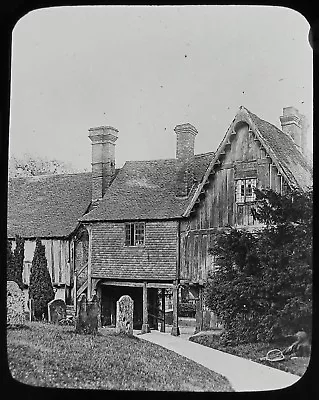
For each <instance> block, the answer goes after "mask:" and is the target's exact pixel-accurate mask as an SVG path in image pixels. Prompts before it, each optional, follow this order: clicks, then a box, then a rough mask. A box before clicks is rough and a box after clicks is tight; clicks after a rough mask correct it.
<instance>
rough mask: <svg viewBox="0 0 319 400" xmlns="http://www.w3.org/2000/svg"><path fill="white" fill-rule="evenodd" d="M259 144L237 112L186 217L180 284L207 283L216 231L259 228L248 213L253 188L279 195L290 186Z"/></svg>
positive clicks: (250, 125) (251, 126)
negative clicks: (184, 281) (181, 281)
mask: <svg viewBox="0 0 319 400" xmlns="http://www.w3.org/2000/svg"><path fill="white" fill-rule="evenodd" d="M262 142H263V140H262V138H260V136H259V135H258V131H257V129H256V127H255V126H254V123H253V122H252V121H251V120H250V118H249V115H248V114H247V113H246V111H245V109H244V110H240V112H239V113H238V114H237V115H236V117H235V119H234V120H233V122H232V124H231V125H230V127H229V129H228V131H227V133H226V135H225V137H224V139H223V141H222V143H221V145H220V147H219V149H218V150H217V152H216V155H215V157H214V159H213V160H212V162H211V165H210V166H209V168H208V170H207V172H206V174H205V176H204V179H203V181H202V183H201V185H200V186H199V188H198V192H197V193H196V195H195V196H194V198H193V200H192V202H191V204H190V206H189V208H188V210H187V212H186V213H185V214H184V215H185V216H188V218H187V221H184V222H183V223H182V228H181V238H182V239H181V240H182V249H181V279H185V280H186V281H190V282H193V283H200V281H202V280H205V279H207V273H208V271H209V269H211V268H212V266H213V259H212V256H211V255H209V251H208V250H209V248H210V247H212V246H213V242H214V237H215V235H216V234H218V231H219V230H220V229H225V228H226V227H229V226H232V227H235V226H236V227H256V226H258V222H257V221H254V219H253V216H252V213H251V209H252V207H253V206H254V193H253V188H254V187H257V188H271V189H273V190H275V191H277V192H282V191H283V190H284V188H285V186H286V185H287V184H288V183H287V180H285V178H284V174H283V173H282V171H281V169H280V166H279V165H277V164H275V160H274V159H275V156H274V155H272V154H269V151H268V149H267V148H266V146H264V145H263V143H262ZM270 153H271V152H270ZM272 156H273V157H272Z"/></svg>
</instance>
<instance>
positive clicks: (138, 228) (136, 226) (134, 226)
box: [125, 222, 145, 246]
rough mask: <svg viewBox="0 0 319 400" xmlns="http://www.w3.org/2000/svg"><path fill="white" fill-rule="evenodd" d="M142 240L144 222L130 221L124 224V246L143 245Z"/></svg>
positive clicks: (143, 239)
mask: <svg viewBox="0 0 319 400" xmlns="http://www.w3.org/2000/svg"><path fill="white" fill-rule="evenodd" d="M144 241H145V223H144V222H130V223H126V224H125V246H143V245H144Z"/></svg>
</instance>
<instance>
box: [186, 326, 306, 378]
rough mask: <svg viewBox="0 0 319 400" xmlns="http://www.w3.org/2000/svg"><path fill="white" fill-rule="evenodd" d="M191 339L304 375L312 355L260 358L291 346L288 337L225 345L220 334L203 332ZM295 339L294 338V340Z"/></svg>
mask: <svg viewBox="0 0 319 400" xmlns="http://www.w3.org/2000/svg"><path fill="white" fill-rule="evenodd" d="M189 340H191V341H192V342H195V343H199V344H202V345H204V346H207V347H211V348H214V349H216V350H220V351H224V352H226V353H230V354H233V355H235V356H240V357H243V358H247V359H249V360H252V361H255V362H258V363H260V364H263V365H267V366H269V367H273V368H277V369H281V370H282V371H285V372H290V373H291V374H295V375H299V376H302V375H303V374H304V373H305V372H306V370H307V367H308V364H309V360H310V357H298V358H292V359H290V358H288V359H285V360H283V361H277V362H271V361H266V360H265V361H260V358H262V357H265V356H266V354H267V352H268V351H269V350H273V349H279V350H281V351H283V350H284V349H285V348H286V347H287V346H289V345H290V344H291V343H292V341H291V339H289V338H287V339H286V340H283V341H281V342H275V343H263V342H261V343H248V344H239V345H236V346H225V345H222V344H221V343H219V336H218V335H214V334H212V333H209V334H205V333H202V334H200V335H198V336H194V337H191V338H190V339H189ZM293 341H294V340H293Z"/></svg>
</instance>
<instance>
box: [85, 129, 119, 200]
mask: <svg viewBox="0 0 319 400" xmlns="http://www.w3.org/2000/svg"><path fill="white" fill-rule="evenodd" d="M89 132H90V133H89V138H90V139H91V142H92V201H94V200H99V199H101V198H102V197H103V196H104V193H105V190H106V189H107V188H108V186H110V184H111V182H112V180H113V178H114V175H115V142H116V140H117V138H118V135H117V134H118V130H117V129H115V128H113V127H112V126H99V127H97V128H90V129H89Z"/></svg>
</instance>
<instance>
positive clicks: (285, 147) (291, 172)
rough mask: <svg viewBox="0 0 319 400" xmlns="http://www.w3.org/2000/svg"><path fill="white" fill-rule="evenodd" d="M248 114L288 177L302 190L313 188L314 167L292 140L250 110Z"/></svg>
mask: <svg viewBox="0 0 319 400" xmlns="http://www.w3.org/2000/svg"><path fill="white" fill-rule="evenodd" d="M246 110H247V109H246ZM247 112H248V114H249V116H250V117H251V119H252V121H253V122H254V124H255V125H256V127H257V128H258V130H259V132H260V134H261V136H262V138H263V139H264V140H265V142H266V143H267V145H268V147H269V148H271V149H272V151H273V153H274V154H275V156H276V159H277V160H276V161H277V162H278V163H279V164H280V165H281V167H282V169H283V170H284V172H285V173H286V175H287V177H288V178H289V179H290V180H291V181H292V182H293V181H295V184H296V185H297V186H299V187H301V188H306V187H307V186H311V185H312V166H311V165H310V163H309V162H308V161H307V159H306V157H305V156H304V155H303V154H301V153H300V151H299V150H298V149H297V147H296V146H295V144H294V142H293V140H292V138H291V137H290V136H289V135H287V134H285V133H284V132H282V131H281V130H280V129H278V128H277V127H276V126H275V125H272V124H271V123H269V122H267V121H264V120H262V119H261V118H259V117H257V115H255V114H253V113H252V112H250V111H249V110H247Z"/></svg>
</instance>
